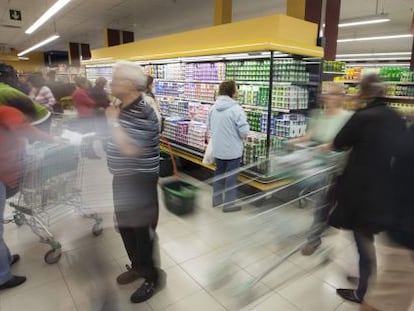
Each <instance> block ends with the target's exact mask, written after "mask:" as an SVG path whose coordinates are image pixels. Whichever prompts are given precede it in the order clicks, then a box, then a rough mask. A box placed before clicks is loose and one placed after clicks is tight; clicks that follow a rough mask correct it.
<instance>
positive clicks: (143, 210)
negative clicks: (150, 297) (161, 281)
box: [112, 174, 158, 280]
mask: <svg viewBox="0 0 414 311" xmlns="http://www.w3.org/2000/svg"><path fill="white" fill-rule="evenodd" d="M157 184H158V175H154V174H135V175H129V176H114V179H113V184H112V187H113V197H114V207H115V215H116V218H117V222H118V227H119V233H120V234H121V237H122V241H123V242H124V246H125V249H126V251H127V254H128V257H129V259H130V261H131V267H132V269H134V270H136V271H137V272H139V273H140V275H141V276H142V277H144V278H146V279H150V280H151V279H152V280H154V279H156V278H157V270H156V266H157V259H156V258H154V257H155V256H154V253H155V250H156V248H157V247H158V246H157V245H156V242H157V238H156V233H155V229H156V224H157V222H158V193H157Z"/></svg>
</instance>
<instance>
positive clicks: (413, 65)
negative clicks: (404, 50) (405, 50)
mask: <svg viewBox="0 0 414 311" xmlns="http://www.w3.org/2000/svg"><path fill="white" fill-rule="evenodd" d="M411 34H412V35H413V45H412V47H411V61H410V70H411V71H414V13H413V21H412V22H411Z"/></svg>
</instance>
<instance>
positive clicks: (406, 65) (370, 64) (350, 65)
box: [346, 63, 410, 67]
mask: <svg viewBox="0 0 414 311" xmlns="http://www.w3.org/2000/svg"><path fill="white" fill-rule="evenodd" d="M346 65H347V66H348V67H396V66H399V67H409V66H410V63H365V64H346Z"/></svg>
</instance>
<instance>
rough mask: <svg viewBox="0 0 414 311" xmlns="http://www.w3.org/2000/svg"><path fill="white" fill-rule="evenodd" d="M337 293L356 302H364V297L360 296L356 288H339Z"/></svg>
mask: <svg viewBox="0 0 414 311" xmlns="http://www.w3.org/2000/svg"><path fill="white" fill-rule="evenodd" d="M336 293H337V294H338V295H339V296H341V297H342V298H343V299H345V300H348V301H352V302H355V303H362V299H361V298H359V297H358V295H357V293H356V290H355V289H343V288H340V289H337V290H336Z"/></svg>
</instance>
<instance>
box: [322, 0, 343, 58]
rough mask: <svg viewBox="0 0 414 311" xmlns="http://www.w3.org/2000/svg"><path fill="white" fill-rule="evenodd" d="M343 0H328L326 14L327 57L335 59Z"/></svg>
mask: <svg viewBox="0 0 414 311" xmlns="http://www.w3.org/2000/svg"><path fill="white" fill-rule="evenodd" d="M340 12H341V0H328V1H327V3H326V15H325V39H326V41H325V47H324V49H325V59H326V60H335V58H336V48H337V45H338V43H337V40H338V24H339V15H340Z"/></svg>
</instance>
